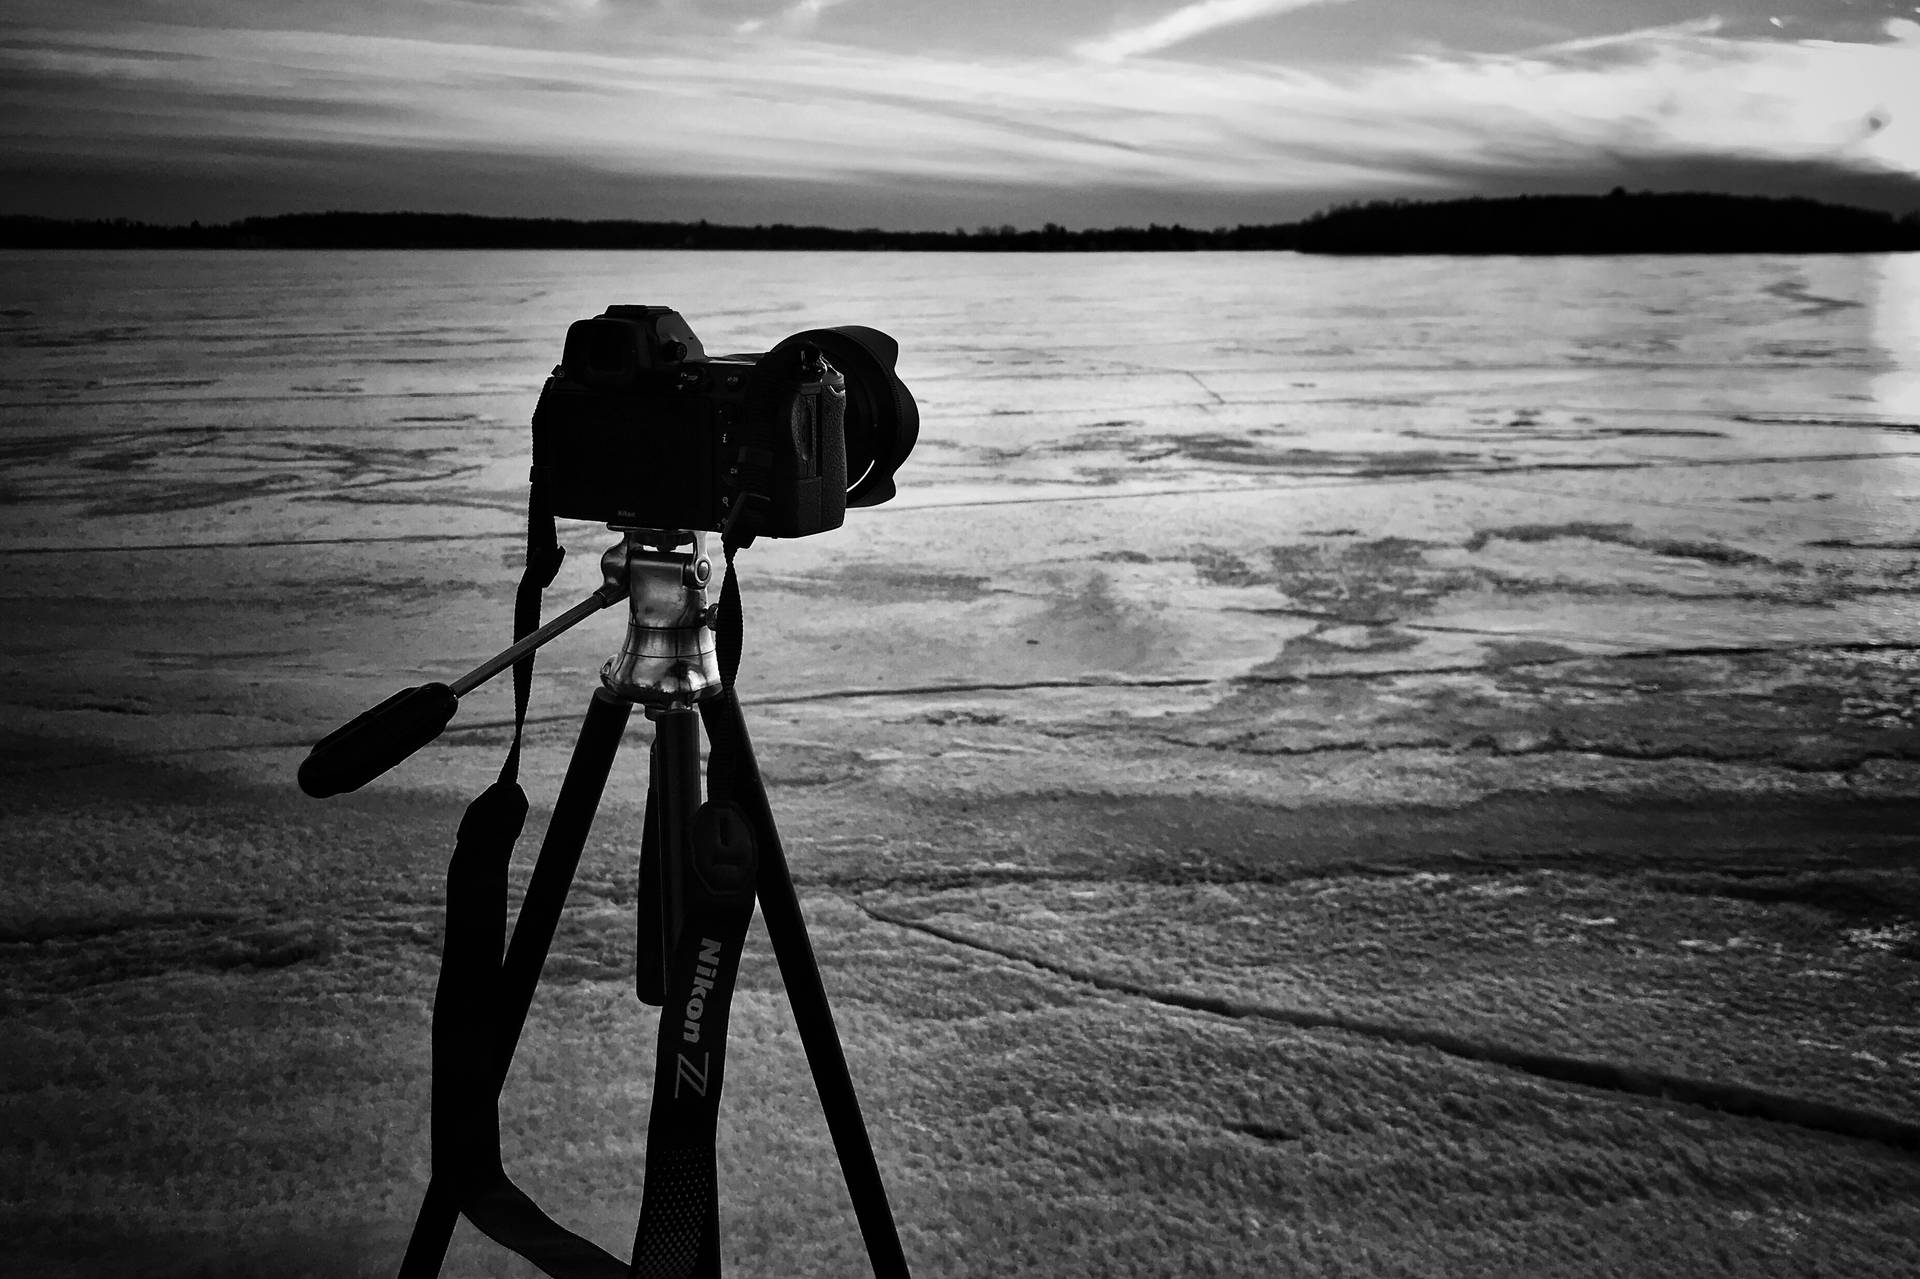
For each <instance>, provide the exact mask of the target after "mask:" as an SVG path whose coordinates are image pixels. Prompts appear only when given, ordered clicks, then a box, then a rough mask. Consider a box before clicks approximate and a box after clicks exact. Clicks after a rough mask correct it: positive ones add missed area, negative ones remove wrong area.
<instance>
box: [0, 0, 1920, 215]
mask: <svg viewBox="0 0 1920 1279" xmlns="http://www.w3.org/2000/svg"><path fill="white" fill-rule="evenodd" d="M11 35H12V38H10V39H8V40H6V41H4V42H0V108H4V109H3V110H0V152H7V153H11V154H12V155H14V156H16V157H17V156H25V155H35V154H38V155H55V154H69V155H77V154H102V155H130V154H144V155H149V156H154V157H161V156H165V155H169V154H174V155H180V156H182V157H189V156H197V157H200V158H202V159H205V158H206V157H231V156H241V155H246V154H253V153H254V152H253V151H251V150H248V148H252V149H254V150H258V149H260V148H268V149H270V148H271V147H273V146H274V145H276V144H281V145H284V146H286V147H287V148H288V149H290V150H291V149H293V148H295V147H325V148H330V149H331V151H330V153H343V152H345V151H350V150H351V149H352V148H360V149H361V150H360V153H361V154H363V155H364V156H365V157H366V159H365V163H366V166H367V168H368V171H369V173H372V172H375V171H377V169H378V167H379V166H381V165H383V164H384V165H388V166H403V165H404V164H405V163H406V162H407V161H406V156H407V155H408V154H409V153H416V154H427V153H436V154H461V153H464V154H470V155H473V156H476V157H479V156H486V157H493V158H497V159H499V160H500V162H501V163H502V165H505V164H506V162H507V161H508V160H510V159H511V158H512V157H515V156H518V157H523V158H525V160H526V162H527V164H529V165H532V164H533V163H534V161H535V160H536V159H537V160H538V162H539V163H540V164H542V165H551V164H554V163H560V162H565V163H570V164H573V165H576V166H578V167H579V168H580V169H581V170H582V171H586V172H592V173H595V174H600V175H616V176H617V175H628V176H629V177H631V178H632V180H633V181H634V182H635V183H636V184H637V185H639V184H644V183H647V182H650V181H652V180H654V179H657V178H660V177H663V176H666V177H671V176H675V175H679V176H683V177H685V178H687V179H689V180H696V179H697V180H720V179H728V180H732V179H748V178H752V179H774V180H782V181H788V182H806V183H833V182H841V183H848V184H852V185H855V186H858V187H860V188H862V189H867V190H873V189H876V188H880V187H885V186H888V185H899V184H913V183H947V184H977V185H980V186H982V187H987V186H993V187H999V188H1019V187H1026V188H1032V189H1036V190H1037V189H1044V188H1055V189H1061V188H1079V189H1094V188H1116V189H1118V188H1126V189H1135V190H1155V189H1157V190H1163V191H1168V192H1175V193H1180V194H1181V195H1182V196H1183V197H1191V196H1193V195H1194V194H1195V193H1204V192H1208V191H1213V192H1219V193H1221V194H1222V197H1223V199H1225V198H1227V197H1231V198H1233V199H1236V200H1238V199H1240V198H1241V197H1251V196H1257V195H1258V194H1259V193H1262V192H1271V193H1276V194H1279V193H1285V192H1289V191H1316V192H1326V191H1349V192H1353V193H1355V194H1366V193H1369V192H1395V193H1406V194H1412V193H1416V192H1420V191H1427V192H1433V193H1445V192H1452V191H1458V190H1461V189H1471V188H1472V186H1473V184H1474V183H1475V182H1476V181H1483V182H1484V184H1486V185H1504V184H1507V183H1509V182H1512V181H1520V180H1524V179H1526V178H1527V177H1528V176H1529V175H1531V176H1532V177H1534V178H1537V179H1540V180H1543V181H1545V180H1551V181H1553V182H1556V183H1564V182H1566V181H1568V180H1572V179H1574V178H1577V177H1578V176H1579V175H1581V174H1602V173H1605V174H1614V173H1620V172H1623V171H1626V172H1631V171H1635V170H1636V169H1639V170H1659V169H1661V168H1662V166H1666V167H1668V168H1671V167H1672V166H1673V165H1676V164H1682V163H1690V162H1693V161H1696V160H1704V159H1706V158H1711V157H1720V158H1723V159H1724V160H1726V161H1727V162H1729V163H1737V164H1739V165H1741V166H1745V167H1746V168H1747V169H1750V170H1752V171H1758V170H1761V169H1764V168H1765V167H1766V166H1768V165H1779V166H1783V167H1791V166H1799V168H1800V170H1801V171H1812V170H1814V169H1820V168H1826V169H1830V170H1833V171H1839V172H1845V171H1851V172H1857V173H1860V174H1863V175H1868V176H1871V175H1884V174H1895V175H1901V174H1904V175H1908V176H1910V177H1920V76H1915V75H1913V73H1912V72H1913V67H1914V64H1915V56H1916V54H1920V25H1916V24H1913V23H1910V22H1896V23H1891V24H1888V26H1887V27H1886V28H1885V36H1886V40H1885V42H1884V43H1877V44H1854V43H1841V42H1836V41H1820V40H1803V41H1782V40H1778V39H1765V40H1750V39H1744V38H1739V39H1736V38H1729V37H1727V36H1725V35H1723V34H1719V33H1718V32H1717V31H1716V30H1714V29H1711V28H1708V27H1704V26H1687V27H1680V28H1662V29H1656V30H1649V31H1644V32H1638V33H1629V34H1627V35H1623V36H1620V37H1616V38H1613V39H1611V40H1608V41H1606V42H1603V43H1602V44H1592V43H1588V44H1586V45H1583V46H1579V47H1574V46H1567V47H1561V48H1549V49H1538V50H1532V51H1529V52H1526V53H1521V54H1506V55H1474V56H1461V55H1438V54H1435V55H1428V56H1423V57H1418V58H1409V59H1402V60H1398V61H1394V62H1391V63H1385V64H1380V65H1376V66H1372V67H1365V68H1348V69H1346V70H1343V71H1339V72H1319V73H1308V72H1303V71H1296V70H1289V69H1286V68H1282V67H1276V66H1271V65H1262V64H1255V63H1250V62H1244V61H1243V62H1236V63H1232V64H1215V65H1204V66H1203V65H1195V64H1191V63H1186V62H1180V61H1172V60H1165V59H1153V58H1141V59H1123V60H1120V61H1109V62H1089V61H1087V60H1084V59H1081V58H1074V57H1064V56H1056V57H1037V58H997V59H971V58H960V57H955V56H942V55H938V54H934V53H931V52H922V53H914V54H902V53H897V52H883V51H879V50H871V49H861V48H854V47H848V46H840V45H831V44H826V43H823V42H819V41H815V40H806V39H792V40H780V41H765V40H755V39H748V40H736V39H729V38H726V37H720V38H715V37H714V36H713V35H712V34H711V33H710V32H707V31H702V32H700V33H698V34H695V35H685V34H675V33H673V32H672V31H659V30H655V29H651V28H650V29H648V30H645V31H642V30H639V29H638V28H635V29H634V30H632V31H631V32H628V33H627V34H625V35H624V36H623V35H622V34H621V31H620V29H618V28H617V27H613V26H608V27H604V28H601V29H598V30H597V31H596V32H595V36H594V40H593V45H594V47H593V48H592V49H590V50H588V49H578V48H564V47H561V48H552V47H547V48H543V47H539V46H538V45H536V44H533V43H530V42H523V43H519V44H514V45H506V44H486V43H478V42H462V41H455V40H437V39H411V38H397V37H392V36H373V35H357V34H342V33H321V32H311V31H305V32H303V31H289V30H271V31H268V30H260V31H239V30H209V29H193V28H167V27H158V26H152V25H139V26H128V27H125V28H122V29H119V30H116V31H111V32H93V33H66V34H57V33H52V32H46V31H40V32H36V33H22V32H20V31H19V30H18V29H16V30H15V31H14V32H12V33H11ZM243 144H244V145H243ZM234 163H235V164H239V163H240V161H238V160H235V161H234ZM1603 189H1604V188H1603ZM527 190H528V195H527V196H526V198H527V199H529V200H536V199H538V198H539V190H538V186H537V184H536V185H529V186H528V187H527ZM449 198H450V199H454V198H456V197H452V196H450V197H449ZM529 211H538V210H537V209H530V210H529Z"/></svg>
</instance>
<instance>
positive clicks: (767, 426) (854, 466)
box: [533, 306, 920, 542]
mask: <svg viewBox="0 0 1920 1279" xmlns="http://www.w3.org/2000/svg"><path fill="white" fill-rule="evenodd" d="M898 359H899V345H898V344H897V343H896V342H895V341H894V340H893V339H892V338H890V337H888V336H887V335H886V334H885V333H882V332H880V331H879V330H877V329H870V328H866V327H864V326H860V325H847V326H843V327H840V328H832V329H810V330H808V331H806V332H804V333H796V334H794V335H793V336H792V337H789V338H787V339H785V340H784V341H782V342H780V343H779V344H778V345H776V346H775V347H774V348H773V349H772V350H770V351H766V352H763V353H761V354H758V355H722V356H708V355H707V354H706V350H705V348H704V347H703V346H702V345H701V342H700V339H699V338H698V337H697V336H695V334H694V332H693V329H692V328H691V327H690V326H689V325H688V324H687V322H686V320H685V319H684V318H682V317H681V315H680V313H679V312H677V311H675V310H673V309H672V308H671V307H664V306H610V307H608V308H607V309H606V311H605V312H603V313H602V314H600V315H597V316H593V317H591V318H589V319H584V320H577V321H575V322H574V323H573V324H572V325H571V326H570V327H569V328H568V330H567V340H566V345H565V347H564V348H563V350H562V354H561V357H560V363H559V365H558V366H557V367H555V369H554V370H553V375H552V376H551V377H549V378H548V379H547V383H546V386H545V387H544V388H543V389H542V390H541V392H540V402H539V405H538V406H537V407H536V408H535V409H534V414H533V483H534V487H535V490H536V492H537V493H539V494H542V495H543V496H544V499H545V501H546V503H547V505H548V507H549V509H550V510H551V511H552V512H553V514H555V515H559V516H565V517H567V518H570V519H582V520H597V521H600V522H602V523H605V524H609V525H612V526H614V527H616V528H660V529H705V530H710V531H711V530H725V531H727V532H728V534H729V536H732V537H735V538H738V539H739V540H741V541H742V542H745V541H750V540H751V539H752V538H754V537H756V536H762V537H805V536H807V535H809V534H813V533H822V532H825V531H827V530H828V529H834V528H839V527H840V525H841V524H842V523H843V522H844V521H845V519H846V510H847V507H849V506H876V505H878V504H880V503H881V502H884V501H886V500H887V499H888V498H891V497H892V496H893V495H894V486H893V473H894V471H896V470H897V469H898V468H899V466H900V463H901V462H903V461H905V460H906V456H907V454H908V453H909V452H911V451H912V449H913V445H914V441H915V440H916V439H917V438H918V436H919V431H920V417H919V409H918V407H917V406H916V405H915V404H914V401H913V396H912V394H911V393H910V392H909V391H908V390H907V388H906V386H905V384H903V383H902V382H901V381H900V379H899V378H898V377H897V376H896V375H895V374H894V371H893V370H894V366H895V364H896V363H897V362H898Z"/></svg>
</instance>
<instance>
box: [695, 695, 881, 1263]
mask: <svg viewBox="0 0 1920 1279" xmlns="http://www.w3.org/2000/svg"><path fill="white" fill-rule="evenodd" d="M700 711H701V717H702V718H703V719H704V720H705V721H706V725H707V735H708V736H709V737H710V738H711V739H712V740H713V743H714V752H715V754H716V755H722V754H725V753H728V752H731V753H732V772H733V791H734V793H733V796H732V798H733V800H734V802H735V803H737V804H739V805H740V807H741V809H742V810H743V812H744V813H745V815H746V818H747V821H748V823H749V824H750V825H751V826H752V827H753V833H754V839H755V843H756V845H757V847H758V850H759V872H758V881H757V883H758V892H759V898H760V913H761V916H762V918H763V919H764V920H765V921H766V925H767V936H768V938H769V939H770V940H771V941H772V943H773V954H774V958H775V959H776V960H777V961H778V962H779V964H780V978H781V980H782V981H783V982H784V983H785V984H786V987H787V999H788V1001H789V1002H790V1003H791V1004H792V1005H793V1019H794V1022H795V1024H796V1025H797V1026H798V1028H799V1030H800V1042H801V1044H802V1045H803V1046H804V1047H805V1048H806V1052H807V1064H808V1066H810V1067H811V1068H812V1070H813V1085H814V1087H815V1088H816V1089H817V1090H818V1091H819V1093H820V1108H821V1110H822V1111H824V1112H825V1114H826V1117H827V1129H828V1131H829V1132H830V1133H831V1134H832V1135H833V1148H834V1150H835V1151H836V1152H837V1153H838V1154H839V1156H840V1171H841V1174H842V1175H843V1176H845V1177H846V1179H847V1194H848V1196H849V1197H850V1198H852V1200H853V1211H854V1215H855V1216H856V1217H857V1218H858V1219H859V1222H860V1235H861V1238H862V1239H863V1240H865V1242H866V1246H867V1257H868V1259H869V1260H870V1261H871V1262H872V1263H873V1272H874V1274H875V1275H876V1276H878V1277H879V1279H896V1277H897V1279H906V1276H907V1259H906V1254H905V1252H904V1251H903V1250H902V1249H901V1247H900V1234H899V1231H898V1230H897V1229H896V1227H895V1226H894V1222H893V1211H892V1209H891V1208H890V1207H889V1206H888V1204H887V1188H886V1185H885V1184H884V1183H883V1182H882V1181H881V1179H880V1165H879V1164H878V1162H876V1161H875V1159H874V1157H873V1143H872V1141H871V1140H869V1138H868V1136H867V1126H866V1122H865V1120H863V1119H862V1118H861V1116H860V1100H859V1098H858V1097H856V1096H855V1095H854V1091H853V1076H852V1075H851V1074H849V1073H848V1070H847V1058H846V1054H845V1053H844V1052H843V1051H842V1049H841V1047H840V1035H839V1032H838V1031H836V1030H835V1029H834V1025H833V1011H832V1009H830V1008H829V1007H828V1006H827V990H826V987H825V986H824V985H822V984H821V981H820V967H819V964H818V963H817V962H816V961H815V960H814V957H813V943H812V942H811V941H809V940H808V938H807V924H806V920H805V919H804V918H803V917H802V916H801V914H800V898H799V895H798V894H797V893H795V892H794V888H793V878H792V876H791V875H790V874H789V873H788V871H787V856H786V852H785V850H783V849H782V848H781V846H780V833H779V831H777V830H776V829H774V825H773V810H772V808H771V807H770V806H769V805H768V803H767V790H766V786H765V785H764V783H762V781H761V779H760V769H759V766H758V765H757V764H756V763H755V762H754V758H753V745H752V743H751V742H750V741H749V740H748V737H747V723H746V717H745V716H744V715H743V714H742V713H741V710H740V700H739V698H738V697H737V696H736V695H735V693H734V691H733V689H731V688H728V689H727V690H726V691H725V692H723V693H722V694H721V695H720V696H719V697H716V698H711V699H709V700H707V701H704V702H702V703H700Z"/></svg>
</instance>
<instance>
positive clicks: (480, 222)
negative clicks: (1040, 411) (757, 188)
mask: <svg viewBox="0 0 1920 1279" xmlns="http://www.w3.org/2000/svg"><path fill="white" fill-rule="evenodd" d="M0 247H6V248H38V249H119V248H128V249H132V248H142V249H783V250H833V249H838V250H846V249H856V250H887V249H890V250H919V251H927V252H972V253H1009V252H1013V253H1049V252H1067V253H1073V252H1080V253H1084V252H1101V251H1135V252H1165V251H1196V250H1223V249H1243V250H1244V249H1291V250H1295V251H1298V252H1301V253H1352V254H1381V253H1466V254H1492V253H1518V254H1544V253H1882V252H1890V251H1897V250H1912V249H1920V211H1917V212H1914V213H1909V214H1907V215H1906V216H1904V217H1898V218H1896V217H1895V216H1894V215H1893V214H1891V213H1883V212H1878V211H1875V210H1871V209H1858V208H1850V207H1847V206H1844V205H1837V204H1826V203H1823V202H1820V201H1817V200H1809V199H1804V198H1799V197H1791V198H1779V197H1769V196H1732V195H1707V194H1694V193H1677V194H1675V193H1654V192H1642V193H1639V194H1634V195H1629V194H1628V193H1627V192H1625V191H1624V190H1620V189H1618V188H1616V189H1615V190H1614V191H1613V192H1612V193H1611V194H1609V195H1604V196H1585V195H1532V196H1515V197H1511V198H1504V199H1482V198H1472V199H1463V200H1438V201H1430V200H1390V201H1374V202H1372V203H1368V204H1352V205H1343V206H1341V207H1339V208H1335V209H1329V210H1327V211H1325V212H1322V213H1316V214H1314V215H1313V216H1312V217H1309V218H1307V219H1306V220H1305V221H1302V222H1284V223H1272V224H1267V225H1258V226H1244V225H1243V226H1236V227H1214V228H1212V229H1211V230H1204V229H1201V228H1197V227H1187V226H1181V225H1179V224H1178V223H1176V224H1174V225H1172V226H1161V225H1159V224H1158V223H1155V224H1154V225H1151V226H1146V227H1107V228H1103V229H1098V230H1084V231H1070V230H1068V229H1067V228H1066V227H1063V226H1058V225H1056V224H1054V223H1051V222H1049V223H1047V224H1046V225H1045V226H1044V227H1042V228H1041V229H1039V230H1038V231H1023V230H1020V229H1019V228H1017V227H1013V226H999V227H980V228H978V229H977V230H973V231H967V230H965V229H957V230H953V231H884V230H879V229H876V228H866V229H862V230H857V231H849V230H844V229H841V228H838V227H823V226H792V225H788V224H786V223H774V224H773V225H771V226H728V225H724V224H721V223H715V222H705V221H702V222H625V221H599V222H579V221H571V220H567V219H561V218H489V217H478V216H475V215H472V214H462V213H291V214H283V215H281V216H278V217H268V218H246V219H244V220H242V221H239V222H228V223H223V224H218V225H209V226H202V225H201V224H200V223H198V222H195V223H192V224H191V225H188V226H160V225H155V224H152V223H147V222H133V221H128V220H127V219H125V218H118V219H114V220H112V221H97V222H77V221H59V220H56V219H50V218H32V217H4V218H0Z"/></svg>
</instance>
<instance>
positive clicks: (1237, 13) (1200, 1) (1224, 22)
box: [1074, 0, 1345, 62]
mask: <svg viewBox="0 0 1920 1279" xmlns="http://www.w3.org/2000/svg"><path fill="white" fill-rule="evenodd" d="M1344 2H1345V0H1195V3H1193V4H1189V5H1185V6H1183V7H1181V8H1179V9H1175V10H1174V11H1173V12H1172V13H1168V14H1164V15H1162V16H1161V17H1158V18H1155V19H1154V20H1153V21H1152V22H1147V23H1143V24H1141V25H1139V26H1132V27H1123V28H1121V29H1120V30H1118V31H1114V32H1112V33H1110V34H1108V35H1105V36H1102V37H1101V38H1100V39H1098V40H1089V41H1087V42H1086V43H1085V44H1080V45H1076V46H1075V47H1074V52H1075V53H1078V54H1079V55H1080V56H1081V57H1083V58H1092V59H1094V60H1095V61H1096V62H1118V61H1120V60H1121V59H1122V58H1131V57H1135V56H1137V55H1139V54H1142V53H1158V52H1159V51H1160V50H1162V49H1169V48H1172V47H1173V46H1174V45H1176V44H1182V43H1184V42H1186V41H1188V40H1191V39H1193V38H1194V37H1195V36H1199V35H1205V34H1206V33H1207V32H1209V31H1218V30H1219V29H1220V28H1222V27H1233V26H1238V25H1240V24H1241V23H1245V22H1255V21H1258V20H1259V19H1261V18H1270V17H1272V16H1274V15H1275V14H1279V13H1286V12H1288V11H1289V10H1292V9H1306V8H1310V7H1312V6H1314V5H1321V4H1341V3H1344Z"/></svg>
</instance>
